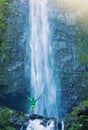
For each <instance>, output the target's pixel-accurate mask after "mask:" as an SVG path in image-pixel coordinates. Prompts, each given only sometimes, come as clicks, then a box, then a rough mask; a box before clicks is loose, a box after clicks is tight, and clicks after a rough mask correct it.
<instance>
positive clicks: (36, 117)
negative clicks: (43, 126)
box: [29, 114, 43, 120]
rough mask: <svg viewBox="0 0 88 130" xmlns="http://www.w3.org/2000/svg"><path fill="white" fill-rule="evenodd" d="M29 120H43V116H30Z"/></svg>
mask: <svg viewBox="0 0 88 130" xmlns="http://www.w3.org/2000/svg"><path fill="white" fill-rule="evenodd" d="M29 119H31V120H35V119H43V116H41V115H37V114H32V115H30V116H29Z"/></svg>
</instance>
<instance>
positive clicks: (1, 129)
mask: <svg viewBox="0 0 88 130" xmlns="http://www.w3.org/2000/svg"><path fill="white" fill-rule="evenodd" d="M12 115H13V112H12V111H11V110H9V109H8V108H5V109H3V110H1V112H0V130H15V129H14V128H13V127H11V126H10V118H11V117H12Z"/></svg>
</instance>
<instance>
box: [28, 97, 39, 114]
mask: <svg viewBox="0 0 88 130" xmlns="http://www.w3.org/2000/svg"><path fill="white" fill-rule="evenodd" d="M27 98H28V100H29V101H30V105H31V107H30V111H31V113H34V110H35V105H36V102H37V101H38V100H39V98H40V97H39V98H37V99H34V98H30V97H28V96H27Z"/></svg>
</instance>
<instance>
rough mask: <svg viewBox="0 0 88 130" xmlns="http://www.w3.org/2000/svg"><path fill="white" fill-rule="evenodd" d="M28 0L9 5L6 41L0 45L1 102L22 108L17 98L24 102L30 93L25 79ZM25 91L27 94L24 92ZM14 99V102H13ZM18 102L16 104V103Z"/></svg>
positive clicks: (15, 0) (14, 1)
mask: <svg viewBox="0 0 88 130" xmlns="http://www.w3.org/2000/svg"><path fill="white" fill-rule="evenodd" d="M27 2H28V1H27V0H23V1H22V0H13V1H12V4H10V6H9V10H10V15H9V16H8V18H7V23H8V25H7V29H6V32H5V34H6V36H5V38H4V43H2V44H1V45H0V50H1V53H0V59H1V60H0V88H2V90H3V91H2V95H4V98H3V97H2V99H1V104H5V105H8V106H11V107H15V108H16V107H17V109H21V107H20V104H19V103H17V100H19V102H20V103H21V102H22V104H23V108H22V110H23V109H24V103H23V101H22V100H24V102H26V101H25V95H26V94H27V93H29V84H28V81H27V78H26V79H25V51H26V50H25V48H26V47H25V46H26V40H27V26H28V12H29V10H28V6H27ZM24 91H25V94H24ZM13 101H14V103H13ZM15 104H16V105H15Z"/></svg>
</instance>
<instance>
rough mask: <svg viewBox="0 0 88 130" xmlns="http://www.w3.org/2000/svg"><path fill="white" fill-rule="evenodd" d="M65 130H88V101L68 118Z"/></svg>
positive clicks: (75, 109)
mask: <svg viewBox="0 0 88 130" xmlns="http://www.w3.org/2000/svg"><path fill="white" fill-rule="evenodd" d="M65 120H66V128H65V130H87V129H88V100H86V101H84V102H82V103H81V104H80V105H79V106H78V107H76V108H74V110H73V112H72V113H71V114H70V115H69V116H67V117H66V119H65Z"/></svg>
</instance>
